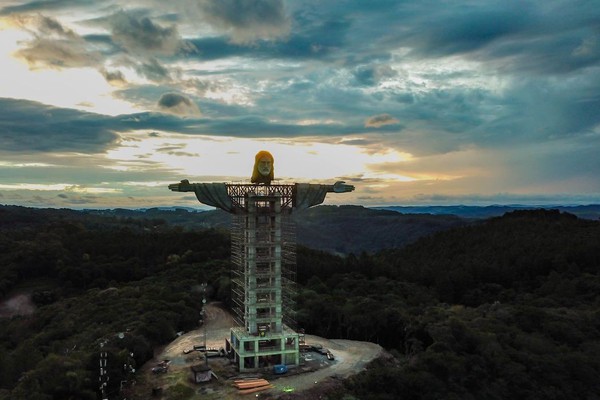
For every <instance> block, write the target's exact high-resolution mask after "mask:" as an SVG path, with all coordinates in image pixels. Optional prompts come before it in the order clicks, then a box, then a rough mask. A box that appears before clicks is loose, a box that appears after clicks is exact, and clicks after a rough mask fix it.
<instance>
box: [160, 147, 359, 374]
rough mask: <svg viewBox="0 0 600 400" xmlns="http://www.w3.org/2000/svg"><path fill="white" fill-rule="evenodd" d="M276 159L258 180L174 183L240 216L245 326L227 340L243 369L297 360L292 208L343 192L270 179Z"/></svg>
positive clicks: (265, 156) (261, 158)
mask: <svg viewBox="0 0 600 400" xmlns="http://www.w3.org/2000/svg"><path fill="white" fill-rule="evenodd" d="M273 162H274V160H273V157H272V156H271V155H270V154H269V153H268V152H264V151H261V152H259V153H258V154H257V155H256V159H255V165H254V171H253V175H252V179H251V181H252V182H253V183H254V184H227V183H190V182H189V181H188V180H182V181H181V182H180V183H175V184H172V185H169V189H170V190H172V191H176V192H194V193H195V194H196V197H197V199H198V200H199V201H200V202H201V203H204V204H207V205H210V206H214V207H218V208H220V209H222V210H225V211H227V212H229V213H231V214H233V224H232V230H231V260H232V264H233V269H232V300H233V304H234V307H233V311H234V314H235V315H234V317H235V320H236V322H237V323H238V325H239V326H236V327H233V328H231V334H230V338H229V339H227V343H226V346H227V350H228V351H230V354H231V356H232V358H233V359H234V360H235V362H236V364H237V365H238V367H239V370H240V371H247V370H253V369H256V368H261V367H266V366H269V365H279V364H285V365H298V364H299V361H300V353H299V334H298V333H296V332H295V331H294V330H293V329H292V328H293V327H294V326H295V323H294V307H293V305H294V303H293V298H294V291H295V280H296V237H295V229H294V223H293V221H292V219H291V214H292V211H293V210H296V209H305V208H308V207H312V206H314V205H317V204H321V203H322V202H323V201H324V199H325V196H326V195H327V193H344V192H351V191H353V190H354V186H352V185H346V184H345V183H344V182H341V181H339V182H336V183H335V184H334V185H321V184H306V183H294V184H285V185H279V184H271V181H272V179H273Z"/></svg>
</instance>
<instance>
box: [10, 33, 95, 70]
mask: <svg viewBox="0 0 600 400" xmlns="http://www.w3.org/2000/svg"><path fill="white" fill-rule="evenodd" d="M15 55H16V56H17V57H20V58H23V59H24V60H25V61H27V63H28V64H29V65H30V66H31V67H32V68H37V67H48V68H77V67H95V66H97V65H98V63H99V61H100V60H101V58H100V56H99V55H98V54H95V53H90V52H87V51H86V49H85V48H84V47H83V46H82V44H81V43H80V42H78V41H69V40H55V39H43V38H38V39H35V40H33V41H31V42H29V44H28V46H27V47H26V48H24V49H20V50H18V51H17V52H16V53H15Z"/></svg>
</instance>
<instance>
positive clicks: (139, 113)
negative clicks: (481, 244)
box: [0, 0, 600, 208]
mask: <svg viewBox="0 0 600 400" xmlns="http://www.w3.org/2000/svg"><path fill="white" fill-rule="evenodd" d="M261 149H265V150H269V151H271V153H272V154H273V155H274V156H275V174H276V178H278V179H280V180H281V181H282V182H323V183H333V182H334V181H336V180H345V181H346V182H347V183H350V184H353V185H355V186H356V191H355V192H353V193H351V194H344V195H338V196H333V195H332V196H330V197H329V200H328V201H329V203H330V204H342V203H345V204H362V205H365V206H375V205H392V204H398V205H419V204H421V205H428V204H480V205H486V204H514V203H521V204H589V203H600V154H599V153H600V151H599V150H600V4H599V3H598V1H597V0H590V1H585V0H518V1H517V0H508V1H507V0H490V1H487V0H486V1H484V0H453V1H441V0H438V1H429V0H423V1H387V0H372V1H367V0H362V1H361V0H355V1H350V0H348V1H316V0H172V1H164V0H128V1H126V2H125V1H116V0H33V1H15V0H2V2H1V3H0V204H17V205H24V206H31V207H67V208H114V207H152V206H173V205H178V206H188V207H196V206H198V207H199V206H200V204H199V203H197V201H196V200H195V198H194V197H193V196H189V194H182V193H172V192H170V191H169V190H168V189H167V185H168V184H169V183H174V182H178V181H179V180H181V179H184V178H188V179H189V180H190V181H192V182H212V181H219V182H246V181H248V180H249V177H250V174H251V169H252V164H253V159H254V154H255V153H256V152H257V151H259V150H261Z"/></svg>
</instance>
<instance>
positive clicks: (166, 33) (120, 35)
mask: <svg viewBox="0 0 600 400" xmlns="http://www.w3.org/2000/svg"><path fill="white" fill-rule="evenodd" d="M109 23H110V26H111V29H112V39H113V41H114V42H115V43H117V44H119V45H121V46H122V47H123V48H124V49H126V50H127V51H128V52H131V53H133V54H139V55H144V56H168V55H173V54H175V53H176V52H177V51H179V50H180V49H182V48H187V49H189V50H192V49H191V47H190V46H189V44H187V43H186V42H184V41H183V40H182V39H181V37H180V36H179V33H178V31H177V28H176V27H175V26H168V27H162V26H160V25H159V24H157V23H155V22H153V21H152V20H151V19H150V18H148V17H138V16H135V15H133V14H131V13H126V12H124V11H121V12H118V13H116V14H114V15H112V16H111V17H110V18H109Z"/></svg>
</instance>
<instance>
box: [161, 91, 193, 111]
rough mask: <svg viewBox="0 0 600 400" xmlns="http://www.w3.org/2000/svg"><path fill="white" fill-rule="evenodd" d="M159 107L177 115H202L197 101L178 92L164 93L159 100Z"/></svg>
mask: <svg viewBox="0 0 600 400" xmlns="http://www.w3.org/2000/svg"><path fill="white" fill-rule="evenodd" d="M158 108H159V109H160V110H161V111H164V112H169V113H172V114H176V115H193V116H199V115H200V109H199V108H198V106H197V105H196V103H194V102H193V101H192V100H190V99H189V98H187V97H185V96H183V95H180V94H177V93H165V94H163V95H162V96H161V97H160V99H159V100H158Z"/></svg>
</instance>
